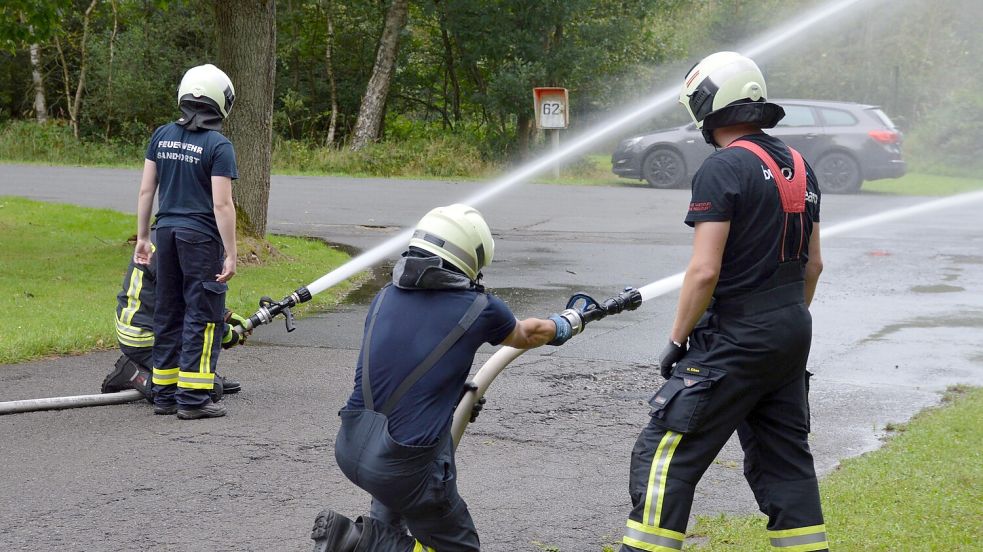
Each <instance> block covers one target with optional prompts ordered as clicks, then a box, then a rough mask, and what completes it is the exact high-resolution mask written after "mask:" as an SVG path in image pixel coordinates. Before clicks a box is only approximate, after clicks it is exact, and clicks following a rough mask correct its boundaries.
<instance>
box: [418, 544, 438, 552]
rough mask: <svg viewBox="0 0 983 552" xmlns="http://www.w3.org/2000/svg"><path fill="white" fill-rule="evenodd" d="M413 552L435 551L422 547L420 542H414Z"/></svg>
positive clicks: (434, 551)
mask: <svg viewBox="0 0 983 552" xmlns="http://www.w3.org/2000/svg"><path fill="white" fill-rule="evenodd" d="M413 552H437V551H436V550H435V549H433V548H430V547H429V546H423V545H422V544H420V541H416V545H415V546H414V547H413Z"/></svg>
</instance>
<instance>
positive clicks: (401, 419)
mask: <svg viewBox="0 0 983 552" xmlns="http://www.w3.org/2000/svg"><path fill="white" fill-rule="evenodd" d="M494 253H495V242H494V241H493V240H492V235H491V231H490V230H489V228H488V224H487V223H486V222H485V220H484V219H483V218H482V216H481V214H480V213H479V212H478V211H476V210H475V209H473V208H471V207H469V206H466V205H460V204H455V205H450V206H447V207H438V208H436V209H434V210H432V211H430V212H429V213H427V215H426V216H424V217H423V218H422V219H421V220H420V222H419V224H418V225H417V227H416V229H415V232H414V233H413V237H412V239H411V240H410V243H409V248H408V249H407V251H406V252H404V253H403V255H402V258H401V259H400V260H399V261H398V262H397V263H396V266H395V267H394V268H393V277H392V283H391V284H390V285H387V286H386V287H384V288H383V289H382V290H381V291H380V292H379V293H378V294H377V295H376V297H375V299H374V300H373V301H372V304H371V306H370V307H369V315H368V317H367V319H366V321H365V329H364V332H365V333H364V337H363V341H362V349H361V354H360V356H359V360H358V363H357V366H356V368H355V389H354V391H353V392H352V394H351V397H350V398H349V399H348V404H347V405H346V406H345V407H344V408H342V409H341V411H340V412H339V415H340V416H341V428H340V430H339V431H338V436H337V439H336V441H335V458H336V459H337V461H338V466H339V467H340V468H341V471H342V472H343V473H344V474H345V476H347V477H348V478H349V479H350V480H351V481H352V482H353V483H355V484H356V485H357V486H359V487H361V488H362V489H364V490H365V491H367V492H368V493H369V494H370V495H372V504H371V507H370V511H369V514H368V515H367V516H362V517H359V518H358V519H356V520H355V521H352V520H350V519H348V518H347V517H345V516H342V515H341V514H338V513H337V512H334V511H331V510H324V511H322V512H321V513H320V514H319V515H318V517H317V520H316V521H315V523H314V530H313V532H312V534H311V538H313V539H314V541H315V546H314V550H315V551H318V552H327V551H332V552H354V551H358V552H369V551H372V552H388V551H393V552H396V551H399V552H410V551H414V550H439V551H441V552H445V551H473V550H478V549H479V544H478V533H477V531H476V530H475V526H474V522H473V521H472V520H471V514H470V513H469V512H468V507H467V505H466V504H465V502H464V500H463V499H462V498H461V496H460V495H459V494H458V491H457V482H456V467H455V464H454V448H453V440H452V438H451V434H450V426H451V417H452V415H453V412H454V409H455V407H456V404H457V403H458V401H459V400H460V398H461V396H462V395H463V393H464V390H465V386H466V380H467V377H468V373H469V372H470V370H471V365H472V363H473V362H474V355H475V352H476V351H477V350H478V348H479V347H481V345H482V344H484V343H490V344H492V345H498V344H502V345H508V346H510V347H515V348H520V349H529V348H533V347H539V346H541V345H545V344H549V345H561V344H563V343H564V342H566V341H567V340H568V339H570V337H572V336H573V335H575V334H576V333H579V332H580V330H581V329H582V328H583V322H582V318H581V316H580V313H579V312H578V311H577V310H573V309H567V310H565V311H563V312H562V313H560V314H554V315H552V316H550V317H549V318H548V319H538V318H528V319H525V320H522V321H519V320H517V319H516V318H515V316H514V315H513V314H512V312H511V311H510V310H509V308H508V306H506V305H505V303H504V302H502V300H501V299H499V298H497V297H495V296H494V295H491V294H490V293H487V292H485V290H484V288H483V287H482V285H481V284H480V281H481V277H482V274H481V269H482V268H483V267H485V266H487V265H488V264H489V263H490V262H491V260H492V257H493V256H494ZM407 530H409V534H407ZM411 535H412V536H411Z"/></svg>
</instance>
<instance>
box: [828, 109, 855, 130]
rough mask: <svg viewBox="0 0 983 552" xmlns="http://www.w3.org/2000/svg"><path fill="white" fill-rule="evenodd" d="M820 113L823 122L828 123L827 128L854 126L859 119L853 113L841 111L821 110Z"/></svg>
mask: <svg viewBox="0 0 983 552" xmlns="http://www.w3.org/2000/svg"><path fill="white" fill-rule="evenodd" d="M819 111H820V113H822V116H823V122H824V123H826V126H853V125H855V124H857V118H856V117H854V116H853V114H852V113H848V112H846V111H843V110H841V109H828V108H820V109H819Z"/></svg>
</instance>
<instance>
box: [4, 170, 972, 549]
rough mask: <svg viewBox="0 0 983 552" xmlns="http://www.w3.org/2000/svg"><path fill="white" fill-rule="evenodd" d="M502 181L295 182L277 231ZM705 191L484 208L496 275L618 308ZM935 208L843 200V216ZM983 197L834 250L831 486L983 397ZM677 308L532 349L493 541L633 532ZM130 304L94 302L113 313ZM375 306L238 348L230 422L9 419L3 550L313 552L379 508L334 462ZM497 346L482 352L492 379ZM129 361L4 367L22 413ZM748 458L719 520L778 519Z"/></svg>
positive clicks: (829, 270)
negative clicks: (327, 515) (313, 544)
mask: <svg viewBox="0 0 983 552" xmlns="http://www.w3.org/2000/svg"><path fill="white" fill-rule="evenodd" d="M481 186H482V184H481V183H470V182H469V183H460V182H415V181H387V180H377V179H348V178H308V177H274V179H273V186H272V190H271V201H270V230H271V231H274V232H281V233H288V234H298V235H310V236H318V237H323V238H326V239H328V240H331V241H334V242H339V243H344V244H348V245H351V246H354V247H359V248H368V247H371V246H373V245H375V244H378V243H380V242H381V241H383V239H385V238H386V237H388V236H389V235H391V234H393V233H395V232H396V231H397V230H399V229H401V228H403V227H405V226H408V225H411V224H413V222H415V220H416V219H417V218H419V216H421V215H422V214H423V213H425V212H426V211H427V210H428V209H429V208H430V207H433V206H435V205H438V204H446V203H451V202H453V201H458V200H461V199H464V198H466V197H469V196H470V195H472V194H473V193H474V192H475V191H477V190H478V189H479V188H480V187H481ZM137 187H138V174H137V173H136V172H135V171H128V170H113V169H79V168H49V167H40V166H29V167H28V166H15V165H0V195H22V196H27V197H32V198H35V199H42V200H47V201H61V202H70V203H74V204H78V205H85V206H95V207H109V208H114V209H118V210H121V211H125V212H133V210H134V209H133V208H134V205H135V203H136V201H135V200H136V189H137ZM688 199H689V198H688V193H687V192H686V191H678V190H652V189H647V188H641V187H619V188H602V187H559V186H544V185H527V184H523V185H520V186H518V187H516V188H513V189H511V190H509V191H507V192H505V193H504V194H502V195H501V196H499V197H497V198H495V199H493V200H491V201H490V202H489V203H487V204H485V205H482V206H481V210H482V211H483V213H484V214H485V216H486V218H487V219H488V220H489V222H490V224H491V226H492V230H493V232H494V234H495V238H496V244H497V248H496V257H495V262H494V264H493V266H492V267H491V268H489V269H488V270H486V279H487V283H488V284H489V287H490V288H492V289H493V290H494V291H495V292H497V293H499V294H500V295H501V296H502V297H503V298H504V299H505V300H506V301H507V302H508V303H509V305H510V306H511V307H512V308H513V310H514V311H515V312H516V314H517V315H518V316H519V317H527V316H544V315H546V314H549V313H551V312H555V311H557V310H559V309H561V308H562V307H563V305H564V303H565V301H566V299H567V297H568V296H569V295H570V294H571V293H572V292H574V291H579V290H583V291H586V292H588V293H590V294H592V295H594V296H595V297H596V298H598V299H604V298H606V297H608V296H611V295H613V294H615V293H617V292H618V291H620V289H621V287H622V286H625V285H634V286H636V287H637V286H641V285H644V284H647V283H649V282H652V281H655V280H658V279H660V278H662V277H665V276H669V275H671V274H674V273H676V272H679V271H681V270H683V269H684V268H685V263H686V261H687V259H688V253H689V242H690V238H691V233H690V232H691V231H690V230H689V229H688V228H687V227H686V226H684V225H683V224H682V223H681V222H680V221H681V218H682V216H683V214H684V212H685V208H686V203H687V202H688ZM923 201H926V199H925V198H915V197H888V196H880V195H870V194H862V195H858V196H825V197H824V198H823V225H824V226H827V227H828V226H831V225H833V224H836V223H838V222H844V221H847V220H852V219H855V218H857V217H861V216H866V215H869V214H873V213H876V212H880V211H884V210H888V209H892V208H897V207H902V206H908V205H913V204H916V203H920V202H923ZM980 207H981V206H980V205H979V204H978V203H977V204H975V205H971V204H967V205H962V206H959V207H953V208H949V209H946V210H943V211H938V212H933V213H929V214H925V215H919V216H918V217H917V218H915V219H905V220H902V221H897V222H891V223H885V224H882V225H879V226H873V227H868V228H865V229H860V230H856V231H854V232H852V233H849V234H844V235H841V236H837V237H835V238H830V239H829V240H826V241H825V242H824V258H825V261H826V271H825V273H824V274H823V277H822V279H821V281H820V286H819V290H818V292H817V297H816V300H815V302H814V304H813V307H812V312H813V316H814V324H815V338H814V341H813V350H812V356H811V362H810V364H811V366H810V368H811V370H812V371H813V372H815V373H816V377H815V378H813V383H812V415H813V423H812V427H813V436H812V446H813V452H814V454H815V457H816V464H817V468H818V469H819V471H820V472H821V473H822V474H826V473H828V472H829V471H830V470H832V469H833V468H834V467H835V466H836V465H837V463H838V462H839V461H840V460H841V459H843V458H847V457H851V456H856V455H858V454H861V453H863V452H865V451H868V450H871V449H873V448H875V447H877V445H878V443H879V439H880V438H881V437H882V436H883V434H884V427H885V425H886V424H889V423H897V422H903V421H905V420H907V419H908V418H909V417H910V416H911V415H912V414H913V413H915V412H917V411H918V410H920V409H922V408H925V407H927V406H931V405H934V404H937V403H938V401H939V397H940V392H941V391H943V390H944V389H945V388H946V386H948V385H951V384H955V383H970V384H975V385H981V384H983V340H981V339H980V336H981V328H983V226H981V224H980V222H979V217H978V215H977V213H978V211H979V209H980ZM0 246H2V244H0ZM0 250H2V247H0ZM122 269H123V267H120V270H121V271H122ZM384 271H385V269H384V268H383V269H380V270H378V271H377V273H380V274H381V273H383V272H384ZM378 281H379V279H376V282H378ZM307 283H308V282H297V286H300V285H304V284H307ZM372 285H377V284H369V286H372ZM233 289H234V281H233ZM289 291H291V290H290V289H284V290H270V292H269V294H270V295H273V296H281V295H284V294H286V293H288V292H289ZM368 291H370V290H366V293H360V294H359V296H368V295H370V294H369V293H367V292H368ZM675 298H676V294H669V295H666V296H663V297H659V298H655V299H653V300H650V301H647V302H646V303H645V304H644V305H643V306H642V307H641V308H640V309H639V310H637V311H634V312H630V313H624V314H622V315H619V316H613V317H610V318H607V319H605V320H602V321H599V322H597V323H594V324H592V325H591V326H589V327H588V329H587V331H586V332H585V333H584V334H583V335H582V336H579V337H577V338H576V339H574V340H573V341H571V342H570V343H568V344H567V345H565V346H563V347H560V348H551V347H547V348H542V349H538V350H534V351H530V352H528V353H526V354H525V355H523V356H522V357H520V358H519V359H518V360H517V361H516V362H514V363H513V364H512V366H511V367H510V368H509V369H508V370H507V371H506V372H505V374H504V375H503V376H501V377H500V378H499V379H498V380H497V381H496V382H495V384H494V385H493V386H492V388H491V390H490V392H489V394H488V396H489V404H488V406H487V408H486V410H485V412H484V413H483V414H482V415H481V418H480V419H479V420H478V422H477V424H475V425H474V426H472V427H471V428H469V430H468V433H467V434H466V435H465V438H464V441H463V442H462V445H461V447H460V449H459V451H458V452H459V473H460V476H459V477H460V487H461V492H462V494H463V495H464V497H465V498H466V499H467V501H468V503H469V504H470V506H471V509H472V512H473V514H474V518H475V521H476V523H477V525H478V529H479V532H480V534H481V537H482V544H483V549H484V550H488V551H491V552H497V551H501V552H506V551H515V550H530V551H535V550H542V549H547V548H549V547H557V548H559V549H560V550H562V551H564V552H568V551H581V550H583V551H587V550H591V551H596V550H600V549H601V547H602V546H603V545H604V544H608V543H613V542H617V541H619V540H620V535H621V530H622V527H623V526H624V519H625V516H626V514H627V511H628V504H629V500H628V495H627V472H628V460H629V452H630V450H631V446H632V444H633V442H634V439H635V437H636V435H637V433H638V431H639V429H640V428H641V427H642V425H643V424H644V423H645V420H646V416H647V412H648V408H647V405H646V404H645V402H646V400H647V399H648V398H649V396H650V395H651V394H652V392H653V391H654V390H655V389H656V388H657V387H658V385H659V383H660V381H661V380H660V378H659V377H658V376H657V375H656V373H655V372H654V371H653V370H652V368H651V362H652V360H653V358H654V356H655V355H656V354H657V352H658V350H659V348H660V347H661V345H662V342H663V341H664V339H665V336H666V334H667V332H668V329H669V326H670V325H671V323H672V315H673V310H674V307H675ZM113 301H114V298H113V297H106V298H103V299H101V300H94V301H93V308H99V309H103V310H105V311H106V313H107V320H110V318H108V317H109V316H110V315H109V313H111V312H112V309H113V305H114V302H113ZM364 316H365V304H364V301H354V302H352V303H348V304H344V305H341V306H339V307H338V308H337V309H335V310H333V311H331V312H327V313H323V314H319V315H316V316H313V317H308V318H305V319H303V320H301V321H300V323H299V329H298V330H297V331H296V332H293V333H291V334H286V333H285V332H284V331H283V326H282V324H279V323H278V324H277V325H271V326H267V327H263V328H261V329H260V330H258V331H257V332H256V334H255V335H254V336H253V338H252V339H251V341H250V342H249V343H248V344H247V345H246V346H245V347H242V348H239V349H236V350H233V351H229V352H228V353H226V354H223V356H222V362H221V367H220V371H221V372H224V373H225V374H226V375H227V376H233V377H235V378H237V379H240V380H241V381H242V382H243V386H244V390H243V392H242V393H241V394H239V395H238V396H234V397H231V398H229V400H228V401H227V402H226V406H227V408H228V410H229V416H228V417H226V418H223V419H218V420H208V421H199V422H180V421H177V420H175V419H170V418H167V419H162V418H161V417H155V416H153V415H152V414H151V412H150V409H149V408H148V407H147V405H145V404H139V403H135V404H129V405H122V406H107V407H98V408H88V409H75V410H67V411H60V412H40V413H30V414H17V415H10V416H3V417H0V447H2V449H0V459H2V462H3V466H4V467H3V470H2V471H0V550H24V551H28V550H30V551H34V550H55V549H57V550H80V551H81V550H143V549H148V548H150V547H151V546H154V545H156V547H155V548H154V549H155V550H230V551H232V550H256V551H280V550H284V551H294V550H307V549H309V545H310V541H309V540H308V532H309V530H310V526H311V522H312V520H313V518H314V516H315V515H316V513H317V512H318V511H319V510H320V509H321V508H323V507H332V508H334V509H336V510H339V511H342V512H344V513H346V514H350V515H356V514H360V513H363V512H364V511H365V510H366V508H367V498H366V497H365V495H364V494H363V493H362V492H360V491H359V490H358V489H356V488H355V487H354V486H353V485H351V484H350V483H349V482H348V481H347V480H345V479H344V477H343V476H342V475H341V473H340V472H339V471H338V469H337V468H336V466H335V465H334V461H333V454H332V442H333V439H334V433H335V431H336V429H337V416H336V412H337V410H338V408H339V407H340V406H341V405H342V403H343V402H344V400H345V398H346V397H347V394H348V392H349V390H350V384H351V383H350V382H351V378H352V372H353V365H354V360H355V357H356V355H357V352H358V344H359V340H360V337H361V325H362V321H363V319H364ZM0 323H10V321H3V322H0ZM109 323H111V322H109ZM492 352H494V350H493V349H492V348H487V349H484V350H482V351H481V353H480V354H479V358H478V359H477V362H476V367H477V366H479V365H480V364H481V363H482V362H484V361H485V360H486V359H487V358H488V356H489V355H490V353H492ZM116 356H118V355H116V354H115V353H112V352H101V353H94V354H89V355H84V356H79V357H70V358H58V359H50V360H44V361H38V362H31V363H26V364H20V365H13V366H4V367H0V401H5V400H15V399H25V398H37V397H46V396H59V395H73V394H85V393H93V392H97V391H98V387H99V382H100V381H101V379H102V377H103V376H104V374H105V373H106V372H107V371H108V370H109V369H110V367H111V366H112V363H113V361H114V360H115V358H116ZM943 453H944V451H943ZM740 462H741V455H740V451H739V448H738V447H737V446H736V444H735V442H731V443H729V444H728V446H727V447H726V448H725V449H724V451H723V452H722V453H721V455H720V456H719V458H718V460H717V462H716V463H715V464H714V465H713V466H712V467H711V469H710V470H709V471H708V472H707V474H706V476H705V477H704V479H703V481H702V482H701V484H700V486H699V487H698V488H697V498H696V504H695V505H694V513H695V514H712V513H719V512H729V513H750V512H754V511H756V507H755V504H754V501H753V498H752V496H751V494H750V492H749V491H748V490H747V489H746V484H745V483H744V481H743V478H742V475H741V467H740ZM762 538H764V536H762ZM831 539H832V540H833V541H834V542H835V540H836V535H831Z"/></svg>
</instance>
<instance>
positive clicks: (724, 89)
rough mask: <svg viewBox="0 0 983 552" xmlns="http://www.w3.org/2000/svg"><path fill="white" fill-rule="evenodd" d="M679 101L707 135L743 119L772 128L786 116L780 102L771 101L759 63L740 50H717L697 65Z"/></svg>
mask: <svg viewBox="0 0 983 552" xmlns="http://www.w3.org/2000/svg"><path fill="white" fill-rule="evenodd" d="M679 103H681V104H683V107H685V108H686V111H687V112H688V113H689V115H690V117H691V118H692V119H693V121H694V122H695V123H696V127H697V128H699V129H701V130H703V135H704V137H707V135H708V134H709V132H708V131H710V130H713V129H715V128H720V127H724V126H730V125H736V124H742V123H753V124H756V125H758V126H760V127H761V128H771V127H773V126H775V125H776V124H778V121H780V120H781V119H782V117H784V116H785V110H783V109H782V108H781V106H779V105H777V104H773V103H770V102H768V89H767V87H766V86H765V79H764V76H763V75H762V74H761V70H760V69H758V65H757V64H756V63H754V61H752V60H751V59H750V58H748V57H745V56H742V55H741V54H738V53H737V52H717V53H715V54H711V55H709V56H707V57H705V58H703V59H702V60H701V61H700V62H699V63H697V64H696V65H694V66H693V68H692V69H690V70H689V72H688V73H686V78H685V79H684V80H683V87H682V90H681V91H680V92H679ZM707 141H708V142H709V141H710V138H708V140H707Z"/></svg>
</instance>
